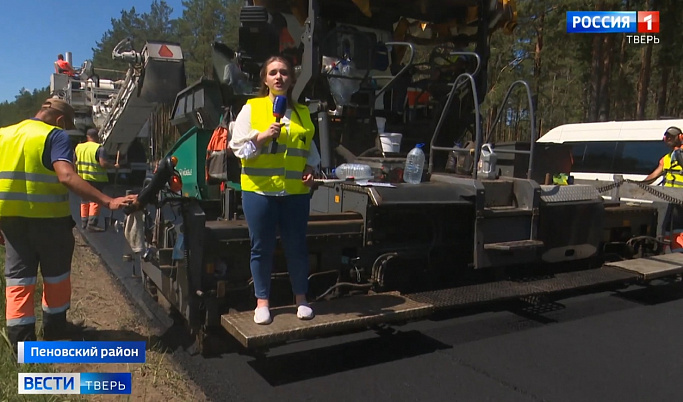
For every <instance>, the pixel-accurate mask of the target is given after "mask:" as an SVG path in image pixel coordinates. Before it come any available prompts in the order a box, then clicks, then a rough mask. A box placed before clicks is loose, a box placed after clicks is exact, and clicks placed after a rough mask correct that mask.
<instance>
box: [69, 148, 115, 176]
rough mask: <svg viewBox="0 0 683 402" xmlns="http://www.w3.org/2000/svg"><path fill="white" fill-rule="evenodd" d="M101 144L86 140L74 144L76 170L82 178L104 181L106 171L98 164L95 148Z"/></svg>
mask: <svg viewBox="0 0 683 402" xmlns="http://www.w3.org/2000/svg"><path fill="white" fill-rule="evenodd" d="M100 147H101V145H100V144H98V143H96V142H92V141H88V142H84V143H81V144H78V145H76V170H77V171H78V175H79V176H81V178H82V179H83V180H87V181H95V182H100V183H102V182H106V181H108V180H109V179H108V177H107V171H106V170H105V169H104V168H103V167H102V166H101V165H100V161H99V160H98V158H97V150H98V149H100Z"/></svg>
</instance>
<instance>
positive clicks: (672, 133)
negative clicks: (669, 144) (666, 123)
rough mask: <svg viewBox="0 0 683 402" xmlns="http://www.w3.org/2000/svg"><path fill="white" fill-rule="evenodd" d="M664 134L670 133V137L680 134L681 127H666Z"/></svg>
mask: <svg viewBox="0 0 683 402" xmlns="http://www.w3.org/2000/svg"><path fill="white" fill-rule="evenodd" d="M664 135H670V136H672V137H676V136H679V135H681V129H680V128H678V127H674V126H671V127H669V128H667V129H666V131H665V132H664Z"/></svg>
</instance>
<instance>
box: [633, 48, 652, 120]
mask: <svg viewBox="0 0 683 402" xmlns="http://www.w3.org/2000/svg"><path fill="white" fill-rule="evenodd" d="M651 61H652V43H648V44H647V45H646V46H645V47H644V48H643V50H642V51H641V64H640V75H639V76H638V91H637V94H638V104H637V106H636V119H637V120H645V108H646V106H647V91H648V87H649V86H650V75H651V70H652V68H651Z"/></svg>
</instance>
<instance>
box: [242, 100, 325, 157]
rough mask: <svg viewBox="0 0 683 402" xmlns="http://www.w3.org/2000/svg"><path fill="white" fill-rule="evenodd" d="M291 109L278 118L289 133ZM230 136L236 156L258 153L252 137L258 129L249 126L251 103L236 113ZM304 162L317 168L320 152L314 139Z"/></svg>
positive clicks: (249, 155)
mask: <svg viewBox="0 0 683 402" xmlns="http://www.w3.org/2000/svg"><path fill="white" fill-rule="evenodd" d="M291 116H292V109H287V111H286V112H285V115H284V117H283V118H282V119H281V120H280V121H281V122H282V123H284V125H285V130H287V132H288V133H289V124H290V122H291ZM230 132H231V133H232V138H231V139H230V144H229V146H230V149H232V151H233V153H234V154H235V156H236V157H238V158H240V159H251V158H254V157H256V156H258V155H259V153H260V152H261V150H260V149H257V148H256V145H255V144H254V139H255V138H256V136H257V135H258V134H259V131H258V130H255V129H252V128H251V105H249V104H245V105H244V106H243V107H242V110H241V111H240V112H239V114H238V115H237V118H236V119H235V122H234V124H233V126H232V128H231V130H230ZM306 164H307V165H309V166H313V168H315V169H316V170H318V165H320V153H319V152H318V147H317V146H316V145H315V141H313V143H312V144H311V148H310V151H309V152H308V157H307V158H306Z"/></svg>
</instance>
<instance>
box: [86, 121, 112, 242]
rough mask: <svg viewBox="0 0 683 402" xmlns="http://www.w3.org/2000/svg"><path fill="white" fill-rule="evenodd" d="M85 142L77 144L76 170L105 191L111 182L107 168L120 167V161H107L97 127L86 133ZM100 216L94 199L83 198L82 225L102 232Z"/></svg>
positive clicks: (94, 185)
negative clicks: (99, 223) (113, 162)
mask: <svg viewBox="0 0 683 402" xmlns="http://www.w3.org/2000/svg"><path fill="white" fill-rule="evenodd" d="M85 139H86V141H85V142H82V143H80V144H78V145H76V170H77V171H78V175H79V176H80V177H81V178H82V179H83V180H85V181H87V182H88V183H89V184H90V185H91V186H93V187H95V188H96V189H98V190H100V191H104V187H105V185H106V184H107V183H108V182H109V179H108V177H107V169H109V168H116V169H118V168H119V165H118V163H115V164H112V163H110V162H109V161H107V155H106V151H105V149H104V148H103V147H102V145H100V139H99V135H98V133H97V129H95V128H91V129H88V131H87V132H86V133H85ZM99 216H100V206H99V204H98V203H96V202H94V201H89V200H86V199H82V200H81V227H82V228H83V229H86V228H87V229H88V230H89V231H91V232H102V231H104V229H102V228H101V227H99V226H97V224H98V218H99Z"/></svg>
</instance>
